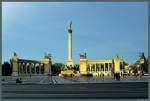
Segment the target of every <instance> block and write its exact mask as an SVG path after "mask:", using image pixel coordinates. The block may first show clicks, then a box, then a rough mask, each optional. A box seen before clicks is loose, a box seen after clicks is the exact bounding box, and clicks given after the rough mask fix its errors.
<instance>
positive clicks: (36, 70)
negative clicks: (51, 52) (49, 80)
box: [17, 61, 44, 74]
mask: <svg viewBox="0 0 150 101" xmlns="http://www.w3.org/2000/svg"><path fill="white" fill-rule="evenodd" d="M17 67H18V74H43V73H44V64H41V63H38V62H26V61H25V62H18V66H17Z"/></svg>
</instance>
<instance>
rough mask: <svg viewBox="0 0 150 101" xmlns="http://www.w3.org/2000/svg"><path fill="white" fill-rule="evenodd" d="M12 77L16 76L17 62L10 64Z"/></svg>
mask: <svg viewBox="0 0 150 101" xmlns="http://www.w3.org/2000/svg"><path fill="white" fill-rule="evenodd" d="M12 68H13V70H12V76H18V64H17V62H13V63H12Z"/></svg>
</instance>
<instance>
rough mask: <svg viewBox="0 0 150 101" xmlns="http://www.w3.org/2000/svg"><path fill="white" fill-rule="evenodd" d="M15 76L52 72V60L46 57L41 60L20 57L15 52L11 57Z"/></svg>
mask: <svg viewBox="0 0 150 101" xmlns="http://www.w3.org/2000/svg"><path fill="white" fill-rule="evenodd" d="M10 62H11V64H12V72H13V74H12V75H13V76H18V75H47V74H49V73H50V72H51V61H50V60H49V59H48V58H44V59H43V60H41V61H38V60H27V59H20V58H18V57H17V55H16V53H14V55H13V57H12V58H11V61H10Z"/></svg>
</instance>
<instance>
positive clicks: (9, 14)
mask: <svg viewBox="0 0 150 101" xmlns="http://www.w3.org/2000/svg"><path fill="white" fill-rule="evenodd" d="M69 21H72V29H73V32H72V48H73V49H72V54H73V61H74V63H79V54H82V53H84V52H86V53H87V58H88V59H89V60H104V59H113V58H114V57H115V56H116V55H117V54H118V55H119V56H120V57H121V58H122V59H123V60H125V61H127V62H128V63H134V62H135V61H136V60H137V58H138V57H139V53H140V52H144V54H145V56H146V57H148V4H147V2H80V3H79V2H3V3H2V61H3V62H4V61H9V60H10V58H11V57H12V55H13V52H16V53H17V56H18V58H24V59H34V60H41V59H42V58H43V57H44V54H45V53H50V54H51V55H52V62H53V63H56V62H61V63H64V64H66V62H67V51H68V31H67V27H68V23H69Z"/></svg>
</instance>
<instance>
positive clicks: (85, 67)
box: [79, 55, 121, 76]
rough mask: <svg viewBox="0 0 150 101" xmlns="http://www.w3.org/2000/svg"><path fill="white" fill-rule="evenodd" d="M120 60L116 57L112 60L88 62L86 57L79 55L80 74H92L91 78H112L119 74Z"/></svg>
mask: <svg viewBox="0 0 150 101" xmlns="http://www.w3.org/2000/svg"><path fill="white" fill-rule="evenodd" d="M120 63H121V59H120V57H119V56H116V57H115V58H114V59H113V60H88V59H87V58H86V55H80V69H79V71H80V74H81V75H86V74H92V75H93V76H113V74H114V73H119V74H121V71H120Z"/></svg>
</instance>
